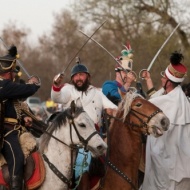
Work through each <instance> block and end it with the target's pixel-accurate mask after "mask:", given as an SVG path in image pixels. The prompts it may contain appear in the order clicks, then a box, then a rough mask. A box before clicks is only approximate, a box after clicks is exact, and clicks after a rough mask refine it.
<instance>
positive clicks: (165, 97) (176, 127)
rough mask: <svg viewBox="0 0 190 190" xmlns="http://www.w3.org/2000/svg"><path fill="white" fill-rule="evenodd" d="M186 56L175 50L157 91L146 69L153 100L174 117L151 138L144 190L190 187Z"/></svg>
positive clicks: (189, 124) (187, 188)
mask: <svg viewBox="0 0 190 190" xmlns="http://www.w3.org/2000/svg"><path fill="white" fill-rule="evenodd" d="M182 61H183V55H182V54H181V53H180V52H177V51H176V52H174V53H172V55H171V57H170V64H169V66H168V67H167V68H166V70H165V72H162V73H161V75H162V78H161V81H162V88H161V89H160V90H159V91H157V92H156V90H155V89H154V87H153V83H152V80H151V78H150V73H149V72H147V71H144V73H143V77H144V78H145V80H146V82H147V86H148V89H149V94H150V95H151V99H150V101H151V102H152V103H153V104H155V105H156V106H157V107H159V108H160V109H161V110H163V112H164V113H165V114H166V115H167V116H168V118H169V119H170V127H169V130H168V131H167V132H165V134H164V135H163V136H161V137H159V138H154V137H152V136H149V137H148V140H147V149H146V150H147V151H146V168H145V178H144V182H143V187H142V189H143V190H153V189H155V190H156V189H157V190H182V189H183V190H189V188H190V176H189V173H190V165H189V164H186V163H188V162H189V160H190V149H189V147H190V140H189V139H190V136H189V134H190V133H189V132H190V117H189V113H190V104H189V102H188V99H187V97H186V95H185V93H184V92H183V90H182V88H181V85H180V84H181V82H183V80H184V78H185V76H186V74H187V68H186V66H185V65H184V64H182Z"/></svg>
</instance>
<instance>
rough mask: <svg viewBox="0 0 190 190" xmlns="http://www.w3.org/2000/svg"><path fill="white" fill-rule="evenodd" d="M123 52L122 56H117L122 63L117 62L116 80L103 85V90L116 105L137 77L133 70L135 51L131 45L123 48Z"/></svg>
mask: <svg viewBox="0 0 190 190" xmlns="http://www.w3.org/2000/svg"><path fill="white" fill-rule="evenodd" d="M121 54H122V56H120V57H119V58H117V61H118V62H119V63H120V64H119V63H117V64H116V67H115V80H113V81H106V82H105V83H104V84H103V86H102V92H103V93H104V94H105V95H106V96H107V98H109V99H110V100H111V101H112V102H113V103H114V104H116V105H118V103H119V102H120V100H121V96H122V95H124V94H125V93H126V92H127V91H128V89H129V87H130V86H131V84H132V82H133V81H135V79H136V78H135V76H134V73H133V72H132V65H133V60H132V58H133V53H132V49H131V48H130V46H129V47H128V48H126V49H124V50H122V52H121Z"/></svg>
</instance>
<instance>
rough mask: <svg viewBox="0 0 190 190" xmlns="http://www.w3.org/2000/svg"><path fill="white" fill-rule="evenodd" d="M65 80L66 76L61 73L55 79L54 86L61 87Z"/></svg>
mask: <svg viewBox="0 0 190 190" xmlns="http://www.w3.org/2000/svg"><path fill="white" fill-rule="evenodd" d="M63 79H64V74H63V73H59V74H58V75H56V76H55V77H54V79H53V84H54V85H55V86H56V87H60V86H61V85H62V84H63Z"/></svg>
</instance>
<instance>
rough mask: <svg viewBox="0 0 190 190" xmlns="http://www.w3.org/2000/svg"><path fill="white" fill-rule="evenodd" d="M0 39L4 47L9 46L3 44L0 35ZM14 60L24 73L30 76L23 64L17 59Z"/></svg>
mask: <svg viewBox="0 0 190 190" xmlns="http://www.w3.org/2000/svg"><path fill="white" fill-rule="evenodd" d="M0 40H1V41H2V43H3V45H4V46H5V48H6V49H7V50H8V49H9V47H8V46H7V45H6V44H5V42H4V41H3V39H2V38H1V37H0ZM16 62H17V63H18V64H19V66H20V67H21V69H22V70H23V71H24V73H25V74H26V75H27V77H28V78H30V77H31V76H30V75H29V73H28V71H27V70H26V69H25V68H24V66H23V64H22V63H21V62H20V61H19V60H16Z"/></svg>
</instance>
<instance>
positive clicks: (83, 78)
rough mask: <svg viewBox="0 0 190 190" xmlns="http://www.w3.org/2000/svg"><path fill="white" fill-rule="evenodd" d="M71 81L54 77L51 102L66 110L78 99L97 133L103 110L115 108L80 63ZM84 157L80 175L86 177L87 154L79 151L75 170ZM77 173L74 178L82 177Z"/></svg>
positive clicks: (72, 73)
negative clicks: (66, 81)
mask: <svg viewBox="0 0 190 190" xmlns="http://www.w3.org/2000/svg"><path fill="white" fill-rule="evenodd" d="M71 81H72V84H67V83H66V84H64V85H63V75H57V76H55V78H54V82H53V86H52V90H51V98H52V100H53V101H54V102H55V103H61V104H62V105H63V108H67V107H68V106H69V105H70V103H71V101H73V100H77V99H78V98H80V100H81V102H82V106H83V108H84V110H85V111H86V112H87V113H88V114H89V116H90V117H91V119H92V120H93V121H94V124H95V127H96V129H97V130H98V131H99V129H100V126H101V121H102V119H101V116H102V111H103V109H108V108H111V109H117V106H116V105H114V104H113V103H112V102H111V101H110V100H109V99H107V98H106V96H105V95H104V94H103V93H102V92H101V90H100V89H98V88H96V87H94V86H92V85H91V84H90V72H89V70H88V68H87V67H86V66H85V65H83V64H81V63H80V62H78V63H77V64H76V65H75V66H74V67H73V68H72V70H71ZM85 157H87V162H88V164H87V166H85V167H83V168H82V173H85V175H88V170H89V163H90V160H91V156H90V154H89V153H86V152H84V150H80V153H79V154H78V158H77V161H76V162H77V163H76V166H75V168H76V171H77V172H78V169H77V167H78V166H79V171H80V170H81V169H80V168H81V165H84V164H83V161H84V158H85ZM77 172H76V173H75V175H76V176H75V177H76V178H77V177H79V176H80V175H82V174H81V173H77ZM83 179H85V177H84V178H83V177H82V178H81V181H82V180H83ZM83 189H87V190H89V189H90V187H89V181H86V187H83Z"/></svg>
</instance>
